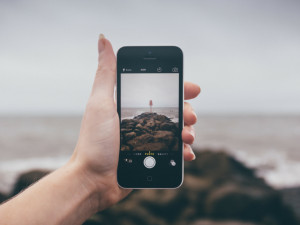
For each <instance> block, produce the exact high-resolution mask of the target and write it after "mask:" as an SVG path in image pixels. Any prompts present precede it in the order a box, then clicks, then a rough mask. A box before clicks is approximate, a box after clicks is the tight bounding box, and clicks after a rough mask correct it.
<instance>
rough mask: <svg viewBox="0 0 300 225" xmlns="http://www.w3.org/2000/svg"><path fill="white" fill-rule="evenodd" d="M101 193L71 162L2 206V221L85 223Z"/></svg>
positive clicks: (0, 217)
mask: <svg viewBox="0 0 300 225" xmlns="http://www.w3.org/2000/svg"><path fill="white" fill-rule="evenodd" d="M98 201H99V196H97V192H96V190H94V188H93V186H92V185H89V182H88V181H87V180H86V178H85V176H84V174H83V173H82V171H81V168H80V167H79V166H78V165H76V164H75V163H68V164H67V165H65V166H64V167H62V168H60V169H58V170H56V171H54V172H53V173H51V174H49V175H48V176H46V177H44V178H43V179H41V180H40V181H39V182H37V183H35V184H34V185H32V186H31V187H29V188H28V189H26V190H25V191H23V192H22V193H21V194H19V195H17V196H16V197H14V198H13V199H11V200H10V201H8V202H6V203H5V204H3V205H1V206H0V224H82V223H83V222H84V221H85V220H86V219H87V218H88V217H90V216H91V215H92V214H94V213H95V212H97V209H98V208H99V202H98Z"/></svg>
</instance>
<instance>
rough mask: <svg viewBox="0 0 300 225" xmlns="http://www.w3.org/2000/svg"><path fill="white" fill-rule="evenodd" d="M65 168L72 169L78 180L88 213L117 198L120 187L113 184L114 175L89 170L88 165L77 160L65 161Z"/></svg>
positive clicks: (111, 202) (96, 210) (113, 201)
mask: <svg viewBox="0 0 300 225" xmlns="http://www.w3.org/2000/svg"><path fill="white" fill-rule="evenodd" d="M66 169H67V170H70V171H72V173H73V177H74V178H73V179H76V180H78V184H79V185H80V189H81V190H80V194H81V195H82V197H83V198H84V202H85V204H86V206H87V207H88V208H89V212H90V213H91V214H90V215H93V214H94V213H96V212H98V211H101V210H104V209H105V208H107V207H109V206H111V205H113V204H114V203H116V202H117V201H118V200H119V196H120V191H121V190H120V188H119V187H118V186H116V185H115V182H114V180H116V177H115V176H114V175H113V174H111V175H102V174H99V172H97V171H91V169H90V168H89V166H88V165H85V164H84V163H83V162H80V161H77V160H71V161H70V162H68V163H67V165H66Z"/></svg>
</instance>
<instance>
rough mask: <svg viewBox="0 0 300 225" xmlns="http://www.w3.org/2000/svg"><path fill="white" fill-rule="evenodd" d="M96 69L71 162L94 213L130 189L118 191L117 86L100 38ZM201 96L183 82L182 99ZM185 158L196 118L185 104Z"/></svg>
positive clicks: (112, 57) (110, 52) (188, 157)
mask: <svg viewBox="0 0 300 225" xmlns="http://www.w3.org/2000/svg"><path fill="white" fill-rule="evenodd" d="M98 53H99V58H98V69H97V72H96V76H95V80H94V84H93V88H92V93H91V95H90V98H89V100H88V103H87V106H86V111H85V114H84V116H83V120H82V124H81V129H80V134H79V139H78V143H77V145H76V148H75V151H74V154H73V156H72V158H71V160H70V163H73V164H76V165H78V166H79V167H80V171H81V173H82V174H83V176H84V177H85V178H86V182H85V184H84V185H85V187H86V188H87V189H90V190H92V191H93V192H95V193H97V195H96V196H97V198H98V201H97V205H98V206H97V210H98V211H99V210H102V209H104V208H107V207H109V206H110V205H112V204H114V203H116V202H118V201H119V200H121V199H122V198H123V197H125V196H126V195H127V194H128V193H129V192H130V191H131V190H130V189H123V188H120V187H119V185H118V183H117V166H118V159H119V147H120V129H119V116H118V113H117V109H116V102H115V99H114V87H115V83H116V57H115V54H114V52H113V49H112V46H111V44H110V42H109V41H108V40H107V39H105V38H104V36H103V35H100V38H99V41H98ZM199 93H200V87H199V86H198V85H196V84H193V83H190V82H185V83H184V96H185V100H188V99H193V98H195V97H196V96H197V95H198V94H199ZM183 114H184V124H185V125H184V128H183V131H182V140H183V142H184V159H185V160H187V161H190V160H193V159H194V158H195V155H194V153H193V150H192V149H191V147H190V144H192V143H193V141H194V138H195V132H194V130H193V127H192V125H193V124H195V123H196V121H197V116H196V114H195V112H194V111H193V109H192V107H191V105H190V104H189V103H187V102H185V103H184V113H183Z"/></svg>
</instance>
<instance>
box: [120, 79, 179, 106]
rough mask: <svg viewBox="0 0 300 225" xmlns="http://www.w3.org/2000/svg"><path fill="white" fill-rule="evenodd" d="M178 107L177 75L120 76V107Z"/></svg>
mask: <svg viewBox="0 0 300 225" xmlns="http://www.w3.org/2000/svg"><path fill="white" fill-rule="evenodd" d="M150 100H152V103H153V107H178V101H179V76H178V74H177V73H144V74H136V73H124V74H121V105H122V107H137V108H140V107H149V101H150Z"/></svg>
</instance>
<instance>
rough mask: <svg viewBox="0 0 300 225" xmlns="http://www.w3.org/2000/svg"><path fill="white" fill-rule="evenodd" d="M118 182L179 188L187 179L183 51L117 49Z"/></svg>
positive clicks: (145, 186) (138, 48)
mask: <svg viewBox="0 0 300 225" xmlns="http://www.w3.org/2000/svg"><path fill="white" fill-rule="evenodd" d="M117 109H118V113H119V118H120V154H119V163H118V176H117V179H118V183H119V185H120V186H121V187H123V188H177V187H179V186H180V185H181V184H182V182H183V143H182V138H181V132H182V128H183V53H182V51H181V49H180V48H178V47H175V46H128V47H122V48H120V49H119V51H118V53H117Z"/></svg>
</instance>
